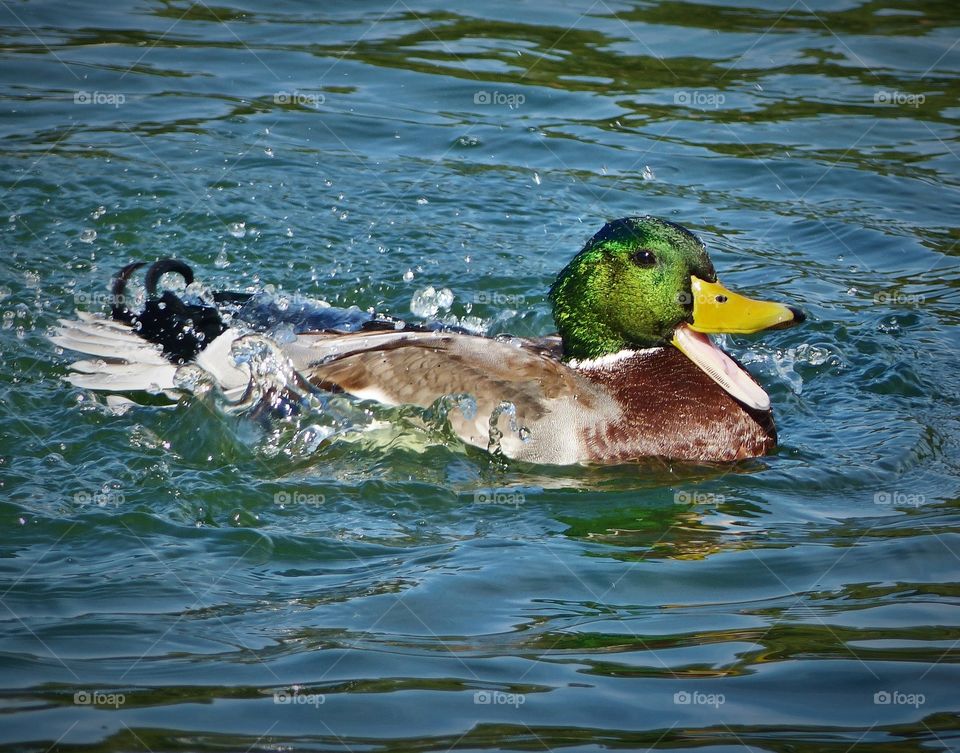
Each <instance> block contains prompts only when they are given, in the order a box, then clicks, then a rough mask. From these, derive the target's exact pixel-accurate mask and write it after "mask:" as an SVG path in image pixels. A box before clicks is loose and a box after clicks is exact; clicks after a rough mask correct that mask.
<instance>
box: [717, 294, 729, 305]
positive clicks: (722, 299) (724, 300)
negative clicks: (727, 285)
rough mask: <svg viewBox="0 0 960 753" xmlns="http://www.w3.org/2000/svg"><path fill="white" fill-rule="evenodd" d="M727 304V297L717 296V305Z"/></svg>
mask: <svg viewBox="0 0 960 753" xmlns="http://www.w3.org/2000/svg"><path fill="white" fill-rule="evenodd" d="M726 302H727V297H726V296H725V295H718V296H717V303H726Z"/></svg>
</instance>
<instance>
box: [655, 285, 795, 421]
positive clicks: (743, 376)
mask: <svg viewBox="0 0 960 753" xmlns="http://www.w3.org/2000/svg"><path fill="white" fill-rule="evenodd" d="M690 283H691V285H690V292H691V294H692V295H693V323H692V324H681V325H680V326H679V327H677V329H676V330H674V333H673V344H674V345H675V346H676V347H677V348H679V349H680V351H681V352H683V354H684V355H685V356H686V357H687V358H689V359H690V360H691V361H693V362H694V363H695V364H696V365H697V366H699V367H700V368H701V369H702V370H703V371H704V373H706V374H707V376H709V377H710V378H711V379H713V381H715V382H716V383H717V384H719V385H720V386H721V387H723V389H725V390H726V391H727V392H728V393H730V394H731V395H732V396H733V397H735V398H736V399H737V400H739V401H740V402H742V403H744V404H745V405H748V406H750V407H751V408H754V409H756V410H764V411H765V410H770V397H769V396H768V395H767V393H766V392H764V390H763V388H762V387H761V386H760V385H759V384H757V383H756V382H755V381H754V380H753V377H751V376H750V375H749V374H748V373H747V372H746V371H744V370H743V368H741V367H740V366H739V365H738V364H737V363H736V362H735V361H734V360H733V359H732V358H730V356H728V355H727V354H726V353H724V352H723V351H722V350H721V349H720V348H718V347H717V346H716V345H714V344H713V342H712V341H711V340H710V338H709V337H707V333H715V334H721V333H729V334H749V333H751V332H759V331H760V330H764V329H770V328H771V327H777V328H781V327H788V326H791V325H793V324H798V323H799V322H802V321H803V320H804V318H805V317H804V315H803V312H802V311H800V310H799V309H795V308H793V307H791V306H785V305H783V304H782V303H771V302H769V301H757V300H754V299H753V298H747V297H746V296H742V295H739V294H737V293H734V292H732V291H730V290H727V289H726V288H725V287H724V286H723V285H721V284H720V283H719V282H706V281H705V280H701V279H700V278H699V277H695V276H691V278H690Z"/></svg>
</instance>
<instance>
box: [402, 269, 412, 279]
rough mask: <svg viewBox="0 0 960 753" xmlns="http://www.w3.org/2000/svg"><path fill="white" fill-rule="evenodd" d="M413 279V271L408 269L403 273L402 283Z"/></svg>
mask: <svg viewBox="0 0 960 753" xmlns="http://www.w3.org/2000/svg"><path fill="white" fill-rule="evenodd" d="M413 277H414V275H413V270H412V269H408V270H407V271H406V272H404V273H403V281H404V282H410V280H412V279H413Z"/></svg>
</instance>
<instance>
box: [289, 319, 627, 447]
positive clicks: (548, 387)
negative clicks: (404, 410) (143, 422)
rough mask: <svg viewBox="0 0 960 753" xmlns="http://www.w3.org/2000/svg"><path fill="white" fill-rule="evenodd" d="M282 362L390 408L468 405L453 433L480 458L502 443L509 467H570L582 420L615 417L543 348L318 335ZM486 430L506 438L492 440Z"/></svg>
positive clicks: (388, 335) (465, 338)
mask: <svg viewBox="0 0 960 753" xmlns="http://www.w3.org/2000/svg"><path fill="white" fill-rule="evenodd" d="M284 353H285V354H286V355H287V356H288V357H290V359H291V360H292V362H293V364H294V366H295V367H296V368H297V369H298V371H300V373H301V374H303V376H304V377H305V378H306V379H308V380H309V381H310V382H311V383H313V384H314V385H316V386H318V387H321V388H323V389H333V390H342V391H343V392H346V393H349V394H351V395H354V396H356V397H359V398H361V399H368V400H375V401H377V402H380V403H384V404H386V405H419V406H422V407H427V406H430V405H432V404H433V403H434V402H436V400H437V399H438V398H440V397H443V396H445V395H456V396H459V395H468V396H469V397H470V398H471V400H469V401H467V404H468V405H469V408H468V409H464V410H453V411H451V413H450V415H449V420H450V423H451V425H452V427H453V429H454V430H455V431H456V432H457V434H458V435H459V436H460V437H461V439H463V441H465V442H467V443H469V444H472V445H475V446H477V447H482V448H485V449H487V448H490V446H491V443H492V439H498V440H499V444H500V446H501V448H502V450H503V452H504V453H505V454H506V455H508V456H509V457H514V458H522V459H527V460H531V461H537V462H558V461H559V462H564V461H565V462H576V459H579V458H582V454H581V452H582V450H581V448H580V444H581V441H582V440H581V436H582V431H580V429H582V428H584V422H585V420H586V419H585V413H586V412H589V414H590V415H591V416H592V418H591V420H594V419H595V418H596V417H597V416H598V415H600V414H608V415H612V414H615V413H616V412H617V410H616V407H615V406H614V405H613V403H612V401H610V400H609V398H606V397H605V396H604V395H603V394H601V393H600V392H598V390H597V389H596V388H595V387H594V386H593V385H592V384H591V383H590V382H589V381H588V380H586V379H585V378H583V377H582V376H581V375H580V374H579V373H577V372H576V371H574V370H573V369H571V368H569V367H568V366H566V365H565V364H563V363H562V362H560V361H558V360H557V359H556V357H555V354H554V352H553V349H552V348H551V347H550V344H549V343H538V342H531V341H525V340H518V339H511V340H499V339H490V338H485V337H475V336H470V335H462V334H451V333H445V332H403V331H399V332H378V333H362V332H361V333H354V334H349V335H342V334H337V335H333V334H326V333H315V334H306V335H301V336H299V337H298V338H297V341H296V342H295V343H291V344H290V345H289V346H286V345H285V346H284ZM474 406H475V410H474V409H473V408H474ZM492 429H493V433H494V435H497V434H499V435H502V436H500V437H497V436H494V437H492V436H491V430H492ZM574 455H576V456H577V458H576V459H573V460H570V459H567V457H568V456H569V457H573V456H574Z"/></svg>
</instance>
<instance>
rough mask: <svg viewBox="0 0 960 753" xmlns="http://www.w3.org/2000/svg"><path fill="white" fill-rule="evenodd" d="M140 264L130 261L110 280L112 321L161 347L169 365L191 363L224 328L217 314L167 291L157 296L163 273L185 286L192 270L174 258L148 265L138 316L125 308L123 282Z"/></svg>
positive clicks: (189, 279) (190, 280)
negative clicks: (182, 281) (118, 322)
mask: <svg viewBox="0 0 960 753" xmlns="http://www.w3.org/2000/svg"><path fill="white" fill-rule="evenodd" d="M142 266H144V262H134V263H133V264H128V265H127V266H125V267H124V268H123V269H121V270H120V271H119V272H118V273H117V276H116V277H114V280H113V287H112V291H111V292H112V293H113V301H114V302H113V310H112V314H113V318H114V319H115V320H117V321H121V322H125V323H127V324H129V325H131V326H132V327H133V328H134V329H135V330H136V331H137V334H138V335H140V337H142V338H144V339H145V340H149V341H150V342H152V343H156V344H158V345H160V346H161V347H162V348H163V354H164V356H166V357H167V359H169V360H170V361H172V362H173V363H186V362H189V361H192V360H193V359H194V358H195V357H196V355H197V354H198V353H199V352H200V351H201V350H203V349H204V348H205V347H206V346H207V345H208V344H209V343H210V342H212V341H213V340H214V339H216V338H217V337H218V336H219V335H220V334H222V333H223V332H224V331H225V330H226V329H227V325H226V324H224V323H223V319H222V318H221V317H220V312H219V311H218V310H217V309H216V308H215V307H213V306H207V305H204V304H202V303H201V304H197V303H187V302H185V301H183V300H182V299H181V298H180V297H179V296H177V295H176V294H175V293H173V292H172V291H170V290H164V291H163V292H162V293H161V294H160V295H159V297H158V296H157V284H158V283H159V282H160V278H161V277H162V276H163V275H165V274H166V273H167V272H175V273H176V274H179V275H180V276H181V277H183V279H184V281H185V282H186V283H187V285H189V284H190V283H192V282H193V270H192V269H191V268H190V267H189V266H188V265H187V264H185V263H184V262H182V261H179V260H178V259H161V260H160V261H157V262H155V263H153V264H152V265H150V269H148V270H147V274H146V278H145V285H146V289H147V300H146V303H145V304H144V306H143V310H142V311H140V313H134V312H133V311H131V310H130V308H129V307H128V306H127V295H126V289H127V282H128V281H129V279H130V276H131V275H132V274H133V273H134V272H135V271H136V270H137V269H139V268H140V267H142Z"/></svg>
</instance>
